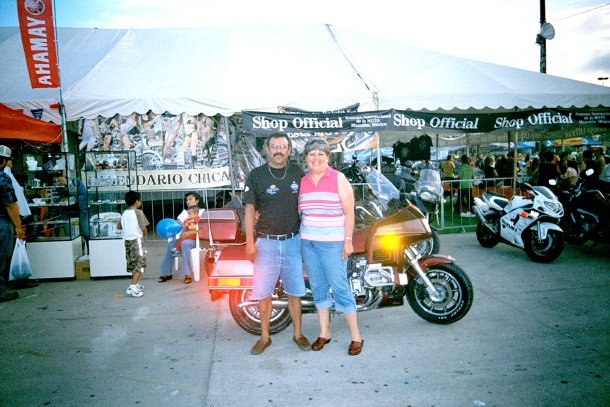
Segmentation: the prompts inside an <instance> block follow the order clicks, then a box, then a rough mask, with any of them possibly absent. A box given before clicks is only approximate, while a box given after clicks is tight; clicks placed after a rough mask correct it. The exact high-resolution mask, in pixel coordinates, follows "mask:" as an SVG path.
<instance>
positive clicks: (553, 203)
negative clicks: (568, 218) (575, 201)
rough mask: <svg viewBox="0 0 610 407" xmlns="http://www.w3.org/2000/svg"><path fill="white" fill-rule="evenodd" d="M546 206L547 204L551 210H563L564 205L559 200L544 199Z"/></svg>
mask: <svg viewBox="0 0 610 407" xmlns="http://www.w3.org/2000/svg"><path fill="white" fill-rule="evenodd" d="M544 206H546V207H547V208H548V209H549V210H550V211H551V212H555V213H562V212H563V206H561V203H560V202H557V201H544Z"/></svg>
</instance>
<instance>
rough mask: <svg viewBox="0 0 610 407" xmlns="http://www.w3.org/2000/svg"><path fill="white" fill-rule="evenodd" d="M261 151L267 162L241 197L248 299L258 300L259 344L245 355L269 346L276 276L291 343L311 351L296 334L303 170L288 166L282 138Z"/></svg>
mask: <svg viewBox="0 0 610 407" xmlns="http://www.w3.org/2000/svg"><path fill="white" fill-rule="evenodd" d="M264 147H265V152H266V153H267V156H268V157H269V162H268V163H267V164H263V165H261V166H260V167H257V168H254V169H253V170H252V171H251V172H250V175H249V176H248V179H247V180H246V186H245V190H244V194H243V202H244V204H245V205H246V219H245V226H246V258H247V259H248V260H250V261H251V262H253V263H254V281H253V287H252V299H254V300H258V309H259V312H260V320H261V339H259V340H258V341H257V342H256V344H255V345H254V346H253V347H252V350H251V351H250V353H252V354H253V355H259V354H261V353H263V351H264V350H265V349H266V348H267V347H269V346H270V345H271V338H270V337H269V335H270V333H269V326H270V318H271V310H272V306H271V295H272V294H273V291H274V289H275V285H276V283H277V281H278V278H279V277H281V278H282V282H283V287H284V291H285V292H286V294H288V310H289V312H290V316H291V317H292V324H293V328H294V337H293V341H294V342H295V343H296V344H297V345H298V346H299V348H300V349H301V350H304V351H305V350H309V349H311V344H310V343H309V341H308V340H307V338H305V337H304V336H303V334H302V332H301V299H300V298H299V297H303V296H304V295H305V281H304V277H303V265H302V257H301V239H300V237H299V227H300V218H299V213H298V200H299V186H300V184H301V178H302V177H303V170H302V169H301V167H299V166H298V165H296V164H294V163H290V162H289V161H288V159H289V157H290V154H291V152H292V143H291V141H290V139H289V138H288V137H287V136H286V135H283V134H273V135H271V136H269V137H268V138H267V140H265V145H264ZM257 215H258V218H256V216H257ZM255 218H256V228H255ZM255 238H256V240H255Z"/></svg>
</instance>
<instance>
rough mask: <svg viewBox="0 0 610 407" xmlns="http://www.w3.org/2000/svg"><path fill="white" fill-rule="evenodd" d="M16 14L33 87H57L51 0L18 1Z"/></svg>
mask: <svg viewBox="0 0 610 407" xmlns="http://www.w3.org/2000/svg"><path fill="white" fill-rule="evenodd" d="M17 13H18V15H19V29H20V31H21V42H22V43H23V52H24V54H25V61H26V64H27V67H28V73H29V75H30V83H31V85H32V88H59V68H58V66H57V52H56V49H57V48H56V46H55V27H54V25H53V0H17Z"/></svg>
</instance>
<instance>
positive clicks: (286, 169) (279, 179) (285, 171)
mask: <svg viewBox="0 0 610 407" xmlns="http://www.w3.org/2000/svg"><path fill="white" fill-rule="evenodd" d="M267 169H268V170H269V174H271V176H272V177H273V178H275V179H276V180H278V181H281V180H283V179H284V178H286V174H287V173H288V164H286V165H285V166H284V175H282V178H278V177H276V176H275V175H273V173H272V172H271V166H270V165H269V164H267Z"/></svg>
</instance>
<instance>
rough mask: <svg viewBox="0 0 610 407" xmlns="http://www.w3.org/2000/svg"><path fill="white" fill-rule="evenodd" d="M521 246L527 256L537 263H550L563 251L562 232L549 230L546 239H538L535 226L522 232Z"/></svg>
mask: <svg viewBox="0 0 610 407" xmlns="http://www.w3.org/2000/svg"><path fill="white" fill-rule="evenodd" d="M523 248H524V249H525V253H526V254H527V257H529V258H530V259H532V260H533V261H535V262H537V263H550V262H552V261H553V260H555V259H556V258H557V257H559V255H560V254H561V252H562V251H563V234H562V233H561V232H559V231H557V230H549V231H548V232H547V234H546V239H543V240H542V239H538V232H537V229H536V226H534V227H532V228H531V229H529V230H527V231H525V232H524V233H523Z"/></svg>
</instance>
